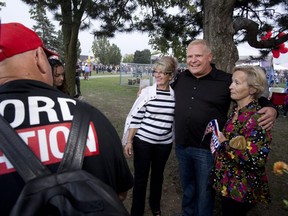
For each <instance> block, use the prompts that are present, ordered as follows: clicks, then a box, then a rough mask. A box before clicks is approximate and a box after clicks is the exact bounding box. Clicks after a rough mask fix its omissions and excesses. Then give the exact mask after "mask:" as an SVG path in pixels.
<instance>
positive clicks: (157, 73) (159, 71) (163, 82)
mask: <svg viewBox="0 0 288 216" xmlns="http://www.w3.org/2000/svg"><path fill="white" fill-rule="evenodd" d="M153 75H154V77H155V82H156V83H157V88H158V89H161V90H168V89H169V82H170V81H171V80H172V77H173V73H171V72H170V73H167V72H165V71H164V68H163V67H161V66H158V67H156V68H155V69H154V72H153Z"/></svg>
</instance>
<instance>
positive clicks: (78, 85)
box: [75, 77, 81, 95]
mask: <svg viewBox="0 0 288 216" xmlns="http://www.w3.org/2000/svg"><path fill="white" fill-rule="evenodd" d="M75 84H76V95H81V91H80V78H79V77H76V79H75Z"/></svg>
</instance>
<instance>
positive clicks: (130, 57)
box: [122, 54, 134, 63]
mask: <svg viewBox="0 0 288 216" xmlns="http://www.w3.org/2000/svg"><path fill="white" fill-rule="evenodd" d="M133 61H134V54H126V55H125V56H124V57H123V59H122V62H123V63H133Z"/></svg>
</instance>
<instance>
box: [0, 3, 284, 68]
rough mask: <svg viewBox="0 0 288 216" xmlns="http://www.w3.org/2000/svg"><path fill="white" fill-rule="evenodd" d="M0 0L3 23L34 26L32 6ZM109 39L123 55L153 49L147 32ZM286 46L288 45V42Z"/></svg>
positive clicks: (84, 45) (243, 50) (86, 51)
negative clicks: (31, 13)
mask: <svg viewBox="0 0 288 216" xmlns="http://www.w3.org/2000/svg"><path fill="white" fill-rule="evenodd" d="M0 1H2V2H3V1H4V2H5V3H6V7H3V8H2V10H1V11H0V17H1V22H2V23H7V22H20V23H22V24H24V25H25V26H27V27H28V28H32V26H33V25H34V24H35V21H34V20H32V19H30V14H29V9H30V7H29V6H28V5H27V4H25V3H24V2H22V1H21V0H0ZM47 16H48V17H49V18H51V21H52V22H53V24H54V25H55V27H57V26H58V24H57V22H55V21H53V20H52V16H50V15H49V14H48V13H47ZM58 28H59V27H58ZM57 30H58V29H57ZM91 31H92V29H90V30H86V31H80V32H79V40H80V43H81V50H82V53H81V54H82V55H92V52H91V46H92V42H93V35H92V34H91V33H90V32H91ZM109 41H110V44H115V45H116V46H118V47H119V48H120V50H121V54H122V56H124V55H126V54H134V53H135V51H137V50H139V51H142V50H144V49H150V50H151V51H152V48H151V46H150V45H149V44H148V42H149V37H148V34H147V33H141V32H133V33H116V36H115V37H114V38H109ZM286 47H288V45H287V44H286ZM238 52H239V55H240V56H249V55H259V52H258V51H257V49H255V48H252V47H250V46H249V45H248V44H244V45H240V46H238ZM274 63H276V64H282V65H287V66H288V53H287V54H284V55H283V54H281V55H280V57H279V58H278V59H275V58H274Z"/></svg>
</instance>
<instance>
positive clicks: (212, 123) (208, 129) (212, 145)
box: [202, 119, 220, 154]
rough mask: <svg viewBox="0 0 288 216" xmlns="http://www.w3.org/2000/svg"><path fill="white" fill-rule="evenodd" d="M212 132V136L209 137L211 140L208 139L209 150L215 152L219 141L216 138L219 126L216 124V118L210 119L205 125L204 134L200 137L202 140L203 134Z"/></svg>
mask: <svg viewBox="0 0 288 216" xmlns="http://www.w3.org/2000/svg"><path fill="white" fill-rule="evenodd" d="M210 133H212V137H211V141H210V150H211V152H212V154H214V153H215V151H216V149H217V148H218V147H219V146H220V142H219V140H218V136H219V133H220V131H219V126H218V122H217V119H212V120H211V121H210V122H209V123H208V125H207V126H206V129H205V133H204V136H203V138H202V141H203V140H204V138H205V136H206V135H207V134H210Z"/></svg>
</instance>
